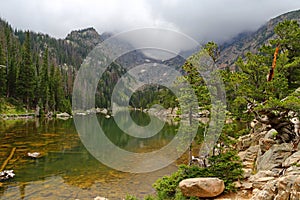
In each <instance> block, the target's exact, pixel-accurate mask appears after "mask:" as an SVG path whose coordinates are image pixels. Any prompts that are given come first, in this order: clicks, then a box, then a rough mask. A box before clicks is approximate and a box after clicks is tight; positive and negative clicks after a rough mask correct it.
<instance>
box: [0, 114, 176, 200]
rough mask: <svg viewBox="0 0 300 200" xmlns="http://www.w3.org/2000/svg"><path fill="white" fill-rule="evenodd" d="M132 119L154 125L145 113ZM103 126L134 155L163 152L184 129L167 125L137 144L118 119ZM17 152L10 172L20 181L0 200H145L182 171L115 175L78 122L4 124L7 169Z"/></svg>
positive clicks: (1, 135) (1, 143) (1, 140)
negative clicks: (87, 143)
mask: <svg viewBox="0 0 300 200" xmlns="http://www.w3.org/2000/svg"><path fill="white" fill-rule="evenodd" d="M131 114H132V118H133V119H134V120H135V121H136V123H137V124H140V125H146V124H147V123H148V122H149V117H148V116H147V115H145V114H144V113H140V112H133V113H131ZM86 117H89V116H86ZM126 120H128V119H126V118H124V123H126ZM98 121H99V123H100V125H101V127H102V128H103V130H104V131H105V134H106V135H107V136H108V138H109V139H110V140H111V141H112V142H113V143H115V144H116V145H118V146H119V147H121V148H123V149H126V150H129V151H133V152H149V151H153V150H155V149H159V148H161V147H163V146H164V145H166V144H167V143H168V142H169V141H170V140H171V139H172V138H173V137H174V135H175V134H176V129H177V128H178V126H177V125H174V124H172V125H171V124H166V125H165V126H164V128H163V130H162V131H161V132H160V133H158V134H157V135H155V136H153V137H151V138H148V139H137V138H133V137H131V136H129V135H127V134H125V133H123V132H122V131H121V130H120V129H119V128H118V126H117V125H116V124H115V122H114V119H113V118H110V119H106V118H104V117H103V116H98ZM14 147H16V151H15V153H14V155H13V157H12V159H11V160H10V161H9V163H8V165H7V166H6V168H5V169H13V170H14V173H15V174H16V176H15V177H14V178H13V179H11V180H9V181H5V182H0V184H2V186H0V199H5V200H6V199H55V200H56V199H94V198H95V197H96V196H101V197H107V198H109V199H122V198H123V197H125V196H126V194H133V195H136V196H138V197H143V196H145V195H147V194H153V193H154V189H153V188H152V184H153V183H154V182H155V180H156V179H157V178H159V177H161V176H163V175H167V174H170V173H171V172H173V171H175V170H176V165H175V164H171V165H169V166H168V167H166V168H163V169H161V170H159V171H155V172H152V173H144V174H132V173H124V172H120V171H116V170H114V169H111V168H109V167H107V166H105V165H103V164H101V163H100V162H99V161H98V160H96V159H95V158H94V157H93V156H91V155H90V153H89V152H88V151H87V150H86V149H85V147H84V146H83V144H82V143H81V141H80V138H79V135H78V133H77V132H76V129H75V126H74V123H73V120H72V119H68V120H59V119H53V120H46V119H45V120H38V119H35V120H27V121H26V120H8V121H0V164H1V165H2V163H3V162H4V161H5V160H6V158H7V157H8V156H9V154H10V152H11V150H12V149H13V148H14ZM28 152H40V153H41V154H42V157H41V158H39V159H31V158H28V157H27V156H26V155H27V153H28ZM137 164H138V163H137Z"/></svg>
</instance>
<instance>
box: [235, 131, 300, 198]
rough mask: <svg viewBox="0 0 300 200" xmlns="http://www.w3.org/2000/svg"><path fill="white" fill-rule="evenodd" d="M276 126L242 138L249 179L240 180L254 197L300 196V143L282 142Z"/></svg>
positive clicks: (246, 192) (245, 191)
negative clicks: (276, 138)
mask: <svg viewBox="0 0 300 200" xmlns="http://www.w3.org/2000/svg"><path fill="white" fill-rule="evenodd" d="M276 134H280V133H277V132H276V131H275V130H274V129H271V130H269V131H262V132H253V133H251V134H249V135H245V136H242V137H240V138H239V142H238V144H237V148H238V150H240V152H239V156H240V158H241V160H242V162H243V167H244V171H245V173H244V178H245V180H244V181H242V182H239V183H237V186H238V187H240V189H241V190H242V192H243V193H244V194H251V195H252V198H251V199H253V200H268V199H269V200H272V199H276V200H285V199H291V200H292V199H294V200H296V199H297V200H298V199H300V144H298V143H293V142H290V143H278V141H276V140H275V136H276Z"/></svg>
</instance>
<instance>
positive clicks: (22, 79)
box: [17, 32, 36, 109]
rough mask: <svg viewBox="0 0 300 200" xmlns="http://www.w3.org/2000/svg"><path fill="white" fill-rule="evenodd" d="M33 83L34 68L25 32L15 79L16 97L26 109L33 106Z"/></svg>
mask: <svg viewBox="0 0 300 200" xmlns="http://www.w3.org/2000/svg"><path fill="white" fill-rule="evenodd" d="M35 83H36V82H35V70H34V67H33V65H32V60H31V49H30V34H29V32H26V38H25V42H24V45H23V48H22V61H21V65H20V72H19V76H18V81H17V90H18V97H19V98H20V99H21V100H22V101H23V103H24V104H25V105H26V106H27V109H29V108H30V106H33V105H32V104H33V100H34V89H35Z"/></svg>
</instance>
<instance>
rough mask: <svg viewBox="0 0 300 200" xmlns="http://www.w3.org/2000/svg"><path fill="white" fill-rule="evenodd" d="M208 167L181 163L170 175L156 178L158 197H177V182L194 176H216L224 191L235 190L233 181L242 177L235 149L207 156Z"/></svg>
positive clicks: (154, 185)
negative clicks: (209, 164) (222, 184)
mask: <svg viewBox="0 0 300 200" xmlns="http://www.w3.org/2000/svg"><path fill="white" fill-rule="evenodd" d="M209 161H210V163H211V166H210V167H207V168H200V167H198V166H194V165H192V166H186V165H181V166H179V169H178V171H177V172H175V173H173V174H171V175H170V176H164V177H162V178H160V179H158V180H157V181H156V182H155V183H154V184H153V187H154V188H155V189H156V191H157V195H158V198H159V199H174V198H175V197H176V198H179V197H180V196H181V194H180V193H179V191H178V185H179V182H180V181H182V180H184V179H187V178H196V177H218V178H220V179H222V180H223V181H224V183H225V192H230V191H235V190H236V188H235V187H234V184H233V183H234V181H237V180H238V179H240V178H242V174H243V170H242V164H241V162H240V160H239V157H238V156H237V154H236V152H235V151H227V152H226V153H222V154H219V155H217V156H212V157H210V158H209Z"/></svg>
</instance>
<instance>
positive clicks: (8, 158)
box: [0, 147, 17, 171]
mask: <svg viewBox="0 0 300 200" xmlns="http://www.w3.org/2000/svg"><path fill="white" fill-rule="evenodd" d="M16 149H17V148H16V147H14V148H13V149H12V150H11V152H10V154H9V156H8V157H7V159H6V160H5V161H4V163H3V164H2V166H1V168H0V171H3V170H4V168H5V167H6V165H7V164H8V162H9V160H10V159H12V157H13V156H14V153H15V151H16Z"/></svg>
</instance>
